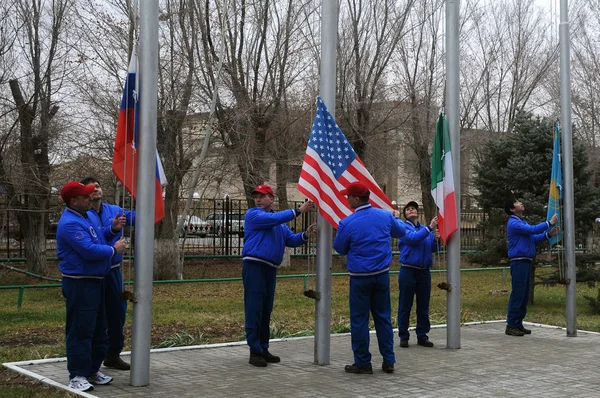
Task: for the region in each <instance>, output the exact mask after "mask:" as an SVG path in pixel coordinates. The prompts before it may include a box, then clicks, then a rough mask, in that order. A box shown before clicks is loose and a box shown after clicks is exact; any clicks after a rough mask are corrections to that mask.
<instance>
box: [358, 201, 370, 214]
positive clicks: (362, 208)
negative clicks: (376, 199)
mask: <svg viewBox="0 0 600 398" xmlns="http://www.w3.org/2000/svg"><path fill="white" fill-rule="evenodd" d="M369 207H372V206H371V203H365V204H364V205H360V206H358V207H357V208H355V209H354V212H355V213H356V212H357V211H360V210H364V209H368V208H369Z"/></svg>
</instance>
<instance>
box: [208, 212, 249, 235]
mask: <svg viewBox="0 0 600 398" xmlns="http://www.w3.org/2000/svg"><path fill="white" fill-rule="evenodd" d="M206 222H207V223H208V233H209V234H211V235H216V236H223V235H225V233H227V234H229V235H238V236H239V237H240V238H243V237H244V215H243V214H240V213H231V214H226V213H210V214H209V215H208V217H206Z"/></svg>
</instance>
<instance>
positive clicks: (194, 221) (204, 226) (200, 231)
mask: <svg viewBox="0 0 600 398" xmlns="http://www.w3.org/2000/svg"><path fill="white" fill-rule="evenodd" d="M181 217H182V216H177V223H178V224H179V220H181ZM183 229H184V230H183V231H182V232H181V233H180V234H179V237H180V238H182V237H183V235H184V234H185V233H186V232H187V235H188V236H190V235H194V236H199V237H201V238H205V237H206V235H207V234H208V223H207V222H206V221H204V220H203V219H201V218H200V217H197V216H187V217H186V218H185V221H184V224H183Z"/></svg>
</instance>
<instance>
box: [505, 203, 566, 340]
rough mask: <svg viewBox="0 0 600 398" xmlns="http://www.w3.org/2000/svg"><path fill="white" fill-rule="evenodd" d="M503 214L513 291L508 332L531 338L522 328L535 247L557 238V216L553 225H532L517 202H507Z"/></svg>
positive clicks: (508, 316) (523, 207) (549, 223)
mask: <svg viewBox="0 0 600 398" xmlns="http://www.w3.org/2000/svg"><path fill="white" fill-rule="evenodd" d="M504 211H505V212H506V214H508V215H509V216H510V217H509V218H508V223H507V224H506V233H507V235H508V258H509V259H510V276H511V279H512V291H511V292H510V298H509V300H508V314H507V316H506V331H505V333H506V334H507V335H509V336H524V335H526V334H531V330H530V329H526V328H525V327H524V326H523V319H524V318H525V315H526V314H527V303H528V301H529V288H530V280H529V278H530V275H531V264H532V263H533V259H534V258H535V246H536V244H538V243H542V242H544V241H547V240H548V239H550V237H551V236H554V235H556V234H558V232H559V231H558V227H555V225H556V223H557V222H558V216H557V215H556V214H554V215H553V216H552V218H551V219H550V221H544V222H541V223H539V224H537V225H529V224H528V223H527V222H526V221H525V220H524V219H523V212H524V211H525V206H524V205H523V203H521V202H520V201H518V200H516V199H508V200H506V201H505V202H504Z"/></svg>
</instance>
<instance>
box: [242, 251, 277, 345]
mask: <svg viewBox="0 0 600 398" xmlns="http://www.w3.org/2000/svg"><path fill="white" fill-rule="evenodd" d="M276 276H277V268H275V267H272V266H270V265H268V264H265V263H261V262H257V261H249V260H244V261H242V281H243V283H244V313H245V315H246V341H247V343H248V346H249V347H250V352H253V353H256V354H262V353H265V352H267V351H268V350H269V338H270V330H269V324H270V323H271V312H272V311H273V300H274V298H275V285H276V281H277V279H276Z"/></svg>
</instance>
